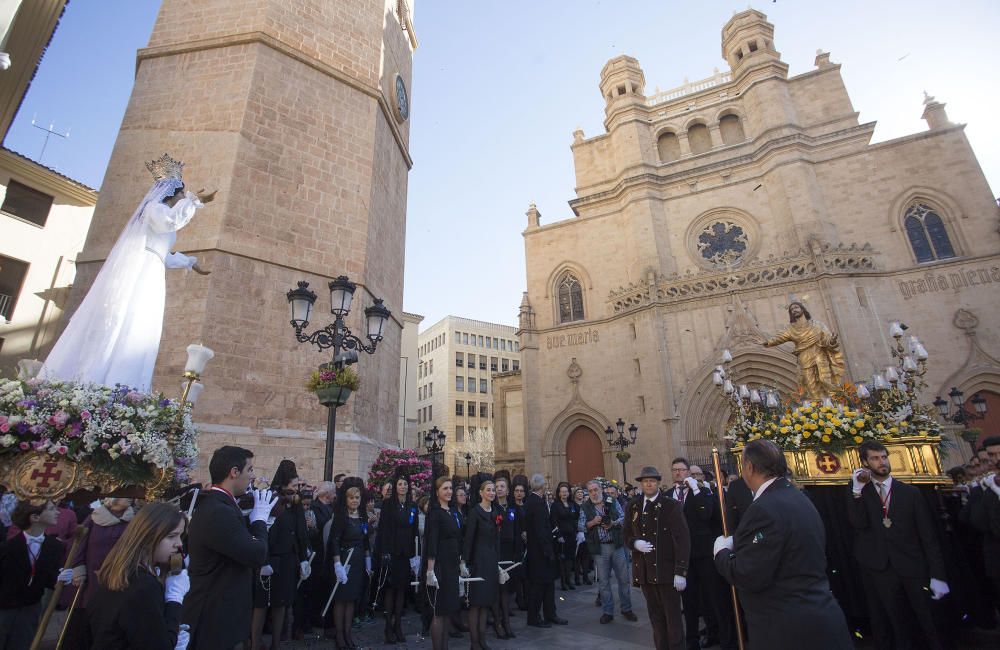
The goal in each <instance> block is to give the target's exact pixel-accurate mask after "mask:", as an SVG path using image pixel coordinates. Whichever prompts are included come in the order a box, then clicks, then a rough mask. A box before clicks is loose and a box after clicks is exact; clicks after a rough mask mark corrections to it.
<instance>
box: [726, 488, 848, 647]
mask: <svg viewBox="0 0 1000 650" xmlns="http://www.w3.org/2000/svg"><path fill="white" fill-rule="evenodd" d="M825 547H826V530H825V529H824V528H823V520H822V519H820V516H819V513H818V512H816V508H815V506H813V504H812V502H811V501H810V500H809V498H808V497H806V496H805V495H804V494H802V493H801V492H799V491H798V490H796V489H795V488H794V487H793V486H792V484H791V483H789V482H788V480H787V479H784V478H779V479H776V480H775V481H774V482H773V483H771V485H769V486H768V487H767V489H765V490H764V492H763V494H761V495H760V496H759V497H758V498H757V500H756V501H754V502H753V503H752V504H751V505H750V507H749V508H747V511H746V513H745V514H744V515H743V519H742V521H741V522H740V526H739V528H737V529H736V534H735V536H734V538H733V548H734V550H733V551H732V552H730V551H728V550H726V549H722V550H721V551H719V554H718V555H716V556H715V566H716V568H717V569H718V570H719V574H720V575H721V576H722V577H723V578H725V579H726V580H728V581H729V583H730V584H733V585H735V586H736V588H737V590H738V591H739V596H740V603H741V604H742V605H743V610H744V612H745V613H746V620H747V631H748V633H747V636H748V637H749V640H750V645H749V647H750V649H751V650H757V649H761V650H775V649H780V648H788V649H792V648H802V647H808V648H810V650H850V649H851V648H853V647H854V646H853V644H852V642H851V637H850V634H849V633H848V629H847V621H846V620H845V619H844V613H843V611H841V609H840V605H839V604H838V603H837V601H836V600H835V599H834V597H833V594H832V593H831V592H830V583H829V581H828V580H827V577H826V550H825Z"/></svg>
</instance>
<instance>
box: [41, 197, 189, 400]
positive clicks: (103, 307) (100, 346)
mask: <svg viewBox="0 0 1000 650" xmlns="http://www.w3.org/2000/svg"><path fill="white" fill-rule="evenodd" d="M200 207H202V203H201V201H199V200H198V197H196V196H195V195H193V194H191V193H190V192H188V193H187V195H186V196H185V197H184V198H182V199H181V200H180V201H178V202H177V204H176V205H174V207H172V208H171V207H168V206H167V205H166V204H165V203H162V202H159V201H157V202H153V203H149V204H147V205H146V207H145V208H144V209H143V212H142V220H143V225H144V234H145V238H144V241H142V242H137V246H136V250H134V251H129V252H128V255H134V256H138V257H137V258H136V259H134V260H132V263H131V264H129V265H128V267H127V268H129V275H133V273H134V276H133V277H131V278H109V281H110V282H112V283H125V284H129V285H131V289H130V291H128V292H125V293H124V294H122V295H120V296H118V297H117V298H116V300H117V301H119V302H121V303H122V304H100V302H101V301H104V300H106V296H105V294H103V293H101V295H95V290H94V287H92V288H91V291H90V292H89V293H88V294H87V296H86V297H85V298H84V299H83V302H82V303H81V304H80V307H79V308H78V309H77V311H76V313H75V314H74V315H73V317H72V318H71V319H70V322H69V325H68V326H67V327H66V330H65V331H64V332H63V334H62V336H60V337H59V340H58V341H57V342H56V344H55V347H53V348H52V352H51V353H49V356H48V358H47V359H46V360H45V364H44V365H43V367H42V370H41V372H40V376H41V377H42V378H44V379H50V380H51V379H61V380H68V381H81V382H92V383H96V384H104V385H107V386H113V385H115V384H122V385H125V386H129V387H131V388H135V389H138V390H140V391H145V392H148V391H150V390H151V388H152V381H153V368H154V366H155V364H156V355H157V353H158V352H159V349H160V336H161V334H162V331H163V307H164V302H165V300H166V281H165V277H164V268H171V269H174V268H183V269H189V268H191V267H192V266H194V264H195V262H197V258H194V257H189V256H187V255H183V254H181V253H171V252H170V249H171V248H172V247H173V245H174V242H175V241H176V240H177V231H178V230H180V229H181V228H183V227H184V226H186V225H187V224H188V222H189V221H191V219H192V217H194V213H195V211H196V210H197V209H198V208H200ZM140 243H141V244H143V246H142V248H141V249H140V248H139V247H138V244H140ZM95 285H96V282H95ZM122 310H123V311H122ZM107 313H116V314H117V313H121V314H122V315H121V317H120V318H119V319H117V320H116V321H115V325H114V326H113V327H108V326H106V322H107V319H105V318H102V314H107Z"/></svg>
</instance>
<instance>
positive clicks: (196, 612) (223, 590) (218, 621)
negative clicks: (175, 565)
mask: <svg viewBox="0 0 1000 650" xmlns="http://www.w3.org/2000/svg"><path fill="white" fill-rule="evenodd" d="M188 549H189V551H190V557H191V562H190V565H189V566H188V574H189V575H190V576H191V590H190V591H189V592H188V594H187V596H186V597H185V598H184V616H183V621H184V622H185V623H187V624H188V625H190V626H191V643H190V644H189V645H188V649H189V650H220V649H221V648H231V647H233V646H234V645H236V644H237V643H240V642H241V641H243V640H245V639H248V638H250V612H251V610H252V609H253V579H254V569H258V568H260V567H262V566H264V565H265V564H267V563H268V552H267V524H265V523H264V522H263V521H257V522H254V523H252V524H250V526H249V528H248V527H247V521H246V519H245V518H244V517H243V513H242V512H240V509H239V506H237V505H236V502H235V501H233V499H232V498H231V497H230V496H229V495H228V494H226V493H224V492H219V491H217V490H210V491H208V492H206V493H205V494H204V495H203V496H202V497H201V498H200V499H198V506H197V509H196V510H195V513H194V517H193V518H192V519H191V525H190V526H189V528H188Z"/></svg>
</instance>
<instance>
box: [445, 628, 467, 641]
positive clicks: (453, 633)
mask: <svg viewBox="0 0 1000 650" xmlns="http://www.w3.org/2000/svg"><path fill="white" fill-rule="evenodd" d="M448 636H450V637H451V638H453V639H461V638H462V637H463V636H464V635H463V634H462V633H461V632H459V631H458V630H452V631H451V632H449V633H448Z"/></svg>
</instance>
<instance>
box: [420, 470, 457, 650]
mask: <svg viewBox="0 0 1000 650" xmlns="http://www.w3.org/2000/svg"><path fill="white" fill-rule="evenodd" d="M451 486H452V481H451V479H450V478H448V477H447V476H439V477H438V479H437V480H436V481H434V494H435V498H434V502H433V503H431V506H430V509H429V510H428V511H427V520H426V522H425V524H424V534H425V540H426V543H425V544H424V564H425V565H426V567H427V572H426V580H427V599H428V600H429V601H430V604H431V607H432V608H433V616H434V618H433V619H432V620H431V642H432V643H433V646H434V650H442V649H443V648H447V647H448V620H449V618H450V617H451V616H453V615H455V614H458V612H459V611H460V610H461V609H462V606H461V603H460V601H459V598H458V591H459V590H458V576H459V569H458V566H459V560H460V553H461V550H462V549H461V546H462V517H461V516H460V515H459V514H458V512H456V511H454V510H452V509H451V508H450V505H449V504H450V502H451V497H452V488H451Z"/></svg>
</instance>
